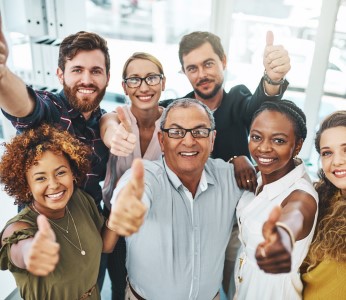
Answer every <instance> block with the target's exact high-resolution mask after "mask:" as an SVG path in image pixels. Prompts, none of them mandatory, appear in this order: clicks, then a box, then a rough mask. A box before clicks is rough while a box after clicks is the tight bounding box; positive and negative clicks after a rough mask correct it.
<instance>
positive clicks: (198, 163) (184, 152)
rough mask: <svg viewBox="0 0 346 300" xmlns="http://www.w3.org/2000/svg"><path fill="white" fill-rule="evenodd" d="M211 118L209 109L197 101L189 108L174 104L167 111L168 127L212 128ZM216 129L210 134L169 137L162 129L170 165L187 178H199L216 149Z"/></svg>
mask: <svg viewBox="0 0 346 300" xmlns="http://www.w3.org/2000/svg"><path fill="white" fill-rule="evenodd" d="M210 126H211V125H210V121H209V118H208V115H207V113H206V112H205V110H204V109H203V108H202V107H201V106H199V105H197V104H193V105H191V106H189V107H187V108H183V107H176V108H172V109H171V110H170V111H169V112H168V115H167V120H166V123H165V125H164V128H185V129H195V128H210ZM214 139H215V131H212V132H211V133H210V135H209V137H207V138H194V137H193V136H192V135H191V132H187V133H186V135H185V137H184V138H182V139H174V138H170V137H168V134H167V133H166V132H164V133H163V132H161V131H160V132H159V141H160V145H161V150H162V152H163V153H164V155H165V160H166V163H167V165H168V167H169V168H170V169H171V170H172V171H173V172H174V173H175V174H176V175H177V176H178V177H179V178H180V180H181V181H182V182H183V183H184V182H185V181H189V180H190V179H191V180H192V179H193V180H198V181H199V179H200V177H201V174H202V171H203V168H204V164H205V162H206V161H207V159H208V157H209V155H210V153H211V151H212V150H213V145H214Z"/></svg>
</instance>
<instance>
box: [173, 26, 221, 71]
mask: <svg viewBox="0 0 346 300" xmlns="http://www.w3.org/2000/svg"><path fill="white" fill-rule="evenodd" d="M205 43H209V44H210V45H211V46H212V47H213V50H214V52H215V53H216V54H217V56H218V57H219V58H220V60H223V59H224V57H225V50H224V49H223V47H222V44H221V39H220V38H219V37H218V36H217V35H215V34H213V33H211V32H208V31H194V32H191V33H189V34H186V35H184V36H183V37H182V39H181V41H180V43H179V60H180V64H181V66H182V68H184V62H183V56H184V55H187V54H189V53H190V52H191V51H192V50H194V49H196V48H198V47H200V46H202V45H203V44H205Z"/></svg>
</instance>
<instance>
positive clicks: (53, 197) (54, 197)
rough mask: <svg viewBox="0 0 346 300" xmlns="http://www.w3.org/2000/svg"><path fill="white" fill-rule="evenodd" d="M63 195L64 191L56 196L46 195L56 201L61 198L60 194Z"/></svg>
mask: <svg viewBox="0 0 346 300" xmlns="http://www.w3.org/2000/svg"><path fill="white" fill-rule="evenodd" d="M63 193H64V191H62V192H59V193H57V194H50V195H46V196H47V197H48V198H52V199H56V198H59V197H61V196H62V194H63Z"/></svg>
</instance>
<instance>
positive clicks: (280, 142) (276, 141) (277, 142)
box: [274, 138, 286, 145]
mask: <svg viewBox="0 0 346 300" xmlns="http://www.w3.org/2000/svg"><path fill="white" fill-rule="evenodd" d="M274 143H275V144H279V145H281V144H285V143H286V141H285V140H284V139H280V138H275V139H274Z"/></svg>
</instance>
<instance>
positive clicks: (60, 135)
mask: <svg viewBox="0 0 346 300" xmlns="http://www.w3.org/2000/svg"><path fill="white" fill-rule="evenodd" d="M3 145H4V147H5V151H4V154H3V156H2V159H1V162H0V182H1V183H2V184H3V185H4V187H3V188H4V190H5V191H6V192H7V194H8V195H10V196H13V197H14V198H15V204H20V205H21V204H27V203H30V202H32V200H33V198H32V194H31V193H30V190H29V185H28V182H27V179H26V174H27V171H28V170H29V169H30V167H31V166H33V165H34V164H35V162H36V161H37V160H39V159H40V158H41V157H42V155H43V153H44V152H46V151H51V152H53V153H56V154H58V155H61V154H62V155H64V156H65V157H66V158H67V160H68V161H69V163H70V167H71V170H72V173H73V175H74V177H75V179H76V185H77V186H79V185H80V184H81V183H82V182H83V180H84V179H85V177H86V174H87V173H88V172H89V170H90V157H91V150H90V149H89V147H88V146H87V145H85V144H83V143H82V142H80V141H79V140H78V139H76V138H75V137H73V136H72V135H71V134H70V133H68V132H67V131H61V130H58V129H56V128H54V127H52V126H51V125H47V124H43V125H41V126H39V127H37V128H34V129H30V130H27V131H25V132H23V133H22V134H20V135H17V136H15V137H14V138H13V139H12V140H11V142H10V143H4V144H3Z"/></svg>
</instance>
